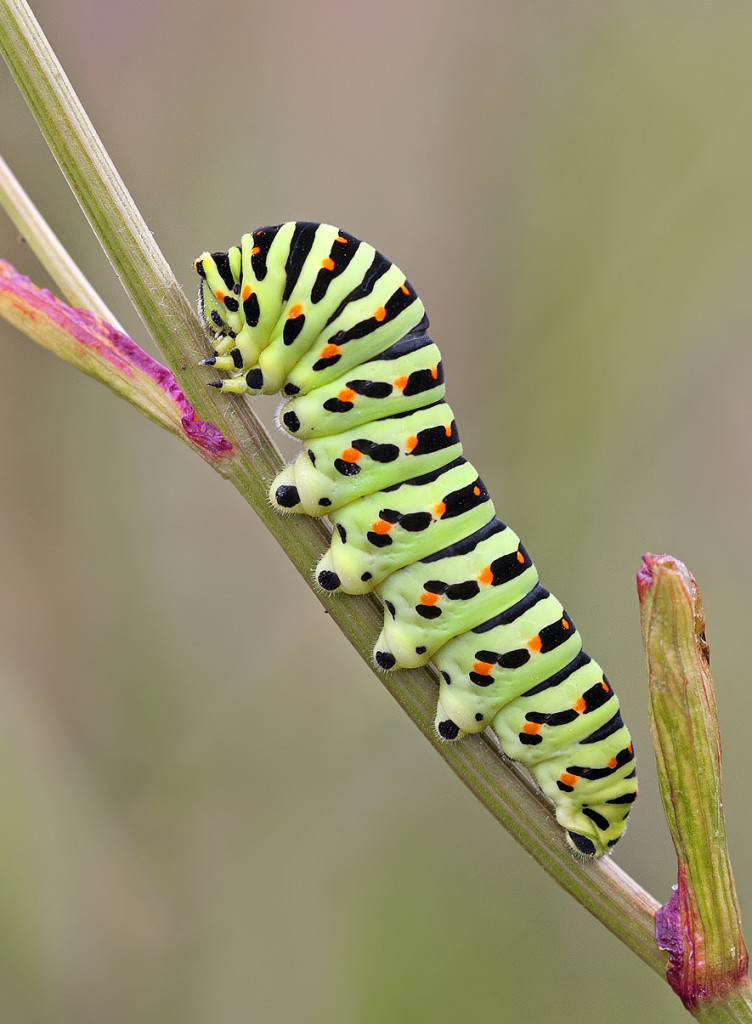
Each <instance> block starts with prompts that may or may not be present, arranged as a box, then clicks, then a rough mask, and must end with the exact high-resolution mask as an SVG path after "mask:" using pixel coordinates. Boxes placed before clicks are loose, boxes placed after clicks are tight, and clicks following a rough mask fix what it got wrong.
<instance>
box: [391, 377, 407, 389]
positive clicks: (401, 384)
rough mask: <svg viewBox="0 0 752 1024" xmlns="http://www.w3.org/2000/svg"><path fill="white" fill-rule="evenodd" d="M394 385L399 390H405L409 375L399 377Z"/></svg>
mask: <svg viewBox="0 0 752 1024" xmlns="http://www.w3.org/2000/svg"><path fill="white" fill-rule="evenodd" d="M394 386H395V387H396V388H397V390H398V391H404V390H405V388H406V387H407V377H398V378H397V379H396V381H395V382H394Z"/></svg>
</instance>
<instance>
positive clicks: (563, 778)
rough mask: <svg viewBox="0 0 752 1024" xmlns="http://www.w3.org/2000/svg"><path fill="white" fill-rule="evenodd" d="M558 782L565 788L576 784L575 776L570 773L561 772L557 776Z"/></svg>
mask: <svg viewBox="0 0 752 1024" xmlns="http://www.w3.org/2000/svg"><path fill="white" fill-rule="evenodd" d="M559 781H560V782H563V783H564V785H565V786H574V784H575V783H576V782H577V776H576V775H572V774H571V773H570V772H562V773H561V775H560V776H559Z"/></svg>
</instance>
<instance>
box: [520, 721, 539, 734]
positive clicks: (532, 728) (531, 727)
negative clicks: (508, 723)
mask: <svg viewBox="0 0 752 1024" xmlns="http://www.w3.org/2000/svg"><path fill="white" fill-rule="evenodd" d="M540 728H541V727H540V726H539V725H538V723H537V722H525V724H524V725H523V726H522V731H523V732H526V733H527V734H528V736H535V734H536V733H537V732H540Z"/></svg>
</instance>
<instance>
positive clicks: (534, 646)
mask: <svg viewBox="0 0 752 1024" xmlns="http://www.w3.org/2000/svg"><path fill="white" fill-rule="evenodd" d="M527 645H528V647H529V648H530V650H531V651H539V650H540V649H541V647H542V646H543V641H542V640H541V638H540V637H539V636H534V637H531V639H530V640H528V642H527Z"/></svg>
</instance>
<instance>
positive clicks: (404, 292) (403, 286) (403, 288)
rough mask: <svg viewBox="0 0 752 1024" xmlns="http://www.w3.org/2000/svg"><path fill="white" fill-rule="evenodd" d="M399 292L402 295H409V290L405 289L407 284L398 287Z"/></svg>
mask: <svg viewBox="0 0 752 1024" xmlns="http://www.w3.org/2000/svg"><path fill="white" fill-rule="evenodd" d="M400 291H401V292H402V294H403V295H409V294H410V289H409V288H408V287H407V283H405V284H401V285H400Z"/></svg>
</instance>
